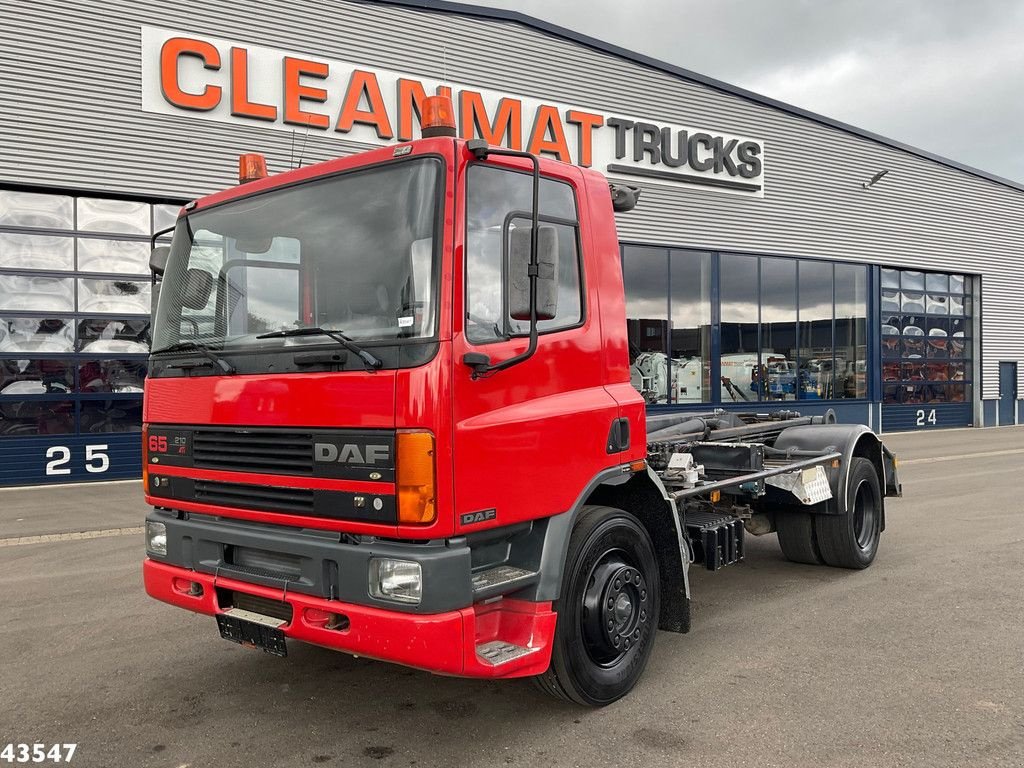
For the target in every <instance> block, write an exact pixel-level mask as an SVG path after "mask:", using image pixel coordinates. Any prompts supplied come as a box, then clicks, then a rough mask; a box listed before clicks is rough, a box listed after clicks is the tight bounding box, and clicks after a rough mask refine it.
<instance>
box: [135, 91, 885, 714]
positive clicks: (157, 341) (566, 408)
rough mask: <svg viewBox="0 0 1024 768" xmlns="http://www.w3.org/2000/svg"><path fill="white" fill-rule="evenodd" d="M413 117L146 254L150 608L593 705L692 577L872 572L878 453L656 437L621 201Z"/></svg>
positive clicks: (752, 435)
mask: <svg viewBox="0 0 1024 768" xmlns="http://www.w3.org/2000/svg"><path fill="white" fill-rule="evenodd" d="M422 113H423V117H424V124H423V136H424V138H421V139H418V140H415V141H412V142H407V143H403V144H399V145H397V146H393V147H385V148H382V149H377V150H372V151H368V152H365V153H362V154H360V155H354V156H350V157H345V158H339V159H336V160H330V161H327V162H325V163H321V164H319V165H315V166H309V167H306V168H301V169H297V170H294V171H290V172H287V173H282V174H279V175H277V176H267V174H266V171H265V164H264V163H263V162H262V160H261V159H260V158H258V157H255V158H254V157H252V156H243V158H242V160H241V164H240V171H241V173H240V177H241V179H242V180H243V181H244V182H245V183H244V184H242V185H241V186H239V187H237V188H235V189H231V190H225V191H222V192H219V193H217V194H215V195H211V196H209V197H206V198H203V199H200V200H197V201H194V202H192V203H190V204H188V205H187V206H185V207H184V208H183V209H182V211H181V214H180V215H179V219H178V222H177V225H176V227H175V229H174V236H173V241H172V244H171V246H170V247H169V248H167V247H159V248H157V247H155V248H154V250H153V257H152V259H151V266H152V268H153V272H154V281H156V280H157V278H158V277H159V278H160V283H159V285H155V286H154V287H155V288H159V289H160V290H159V300H158V303H157V304H156V312H155V322H154V344H153V352H152V355H151V360H150V369H149V370H150V373H149V377H148V378H147V381H146V395H145V401H144V426H143V483H144V488H145V494H146V501H147V502H148V503H149V504H150V505H152V507H153V510H152V511H151V513H150V514H149V515H148V516H147V518H146V554H147V557H146V560H145V562H144V565H143V573H144V579H145V584H146V590H147V592H148V593H149V594H150V595H152V596H153V597H155V598H157V599H159V600H163V601H165V602H167V603H171V604H173V605H177V606H179V607H182V608H185V609H188V610H191V611H195V612H198V613H203V614H207V615H210V616H213V617H216V623H217V626H218V628H219V630H220V634H221V635H222V637H224V638H226V639H228V640H231V641H233V642H236V643H240V644H242V645H247V646H253V647H256V648H259V649H262V650H263V651H265V652H267V653H269V654H273V655H278V656H285V655H287V647H288V646H287V641H288V639H289V638H290V639H292V640H298V641H303V642H309V643H314V644H318V645H322V646H325V647H328V648H334V649H336V650H339V651H342V652H346V653H350V654H354V655H360V656H367V657H370V658H375V659H380V660H384V661H391V662H395V663H399V664H405V665H409V666H413V667H417V668H420V669H425V670H429V671H432V672H436V673H441V674H449V675H463V676H470V677H486V678H510V677H532V678H533V679H534V681H535V682H536V684H537V685H538V687H540V688H541V689H542V690H543V691H545V692H547V693H549V694H552V695H554V696H558V697H561V698H564V699H567V700H569V701H573V702H576V703H579V704H584V705H588V706H602V705H605V704H609V703H611V702H613V701H615V700H617V699H619V698H621V697H622V696H624V695H626V694H627V693H628V692H629V691H630V690H631V689H632V688H633V687H634V685H635V684H636V683H637V681H638V679H639V678H640V675H641V673H642V672H643V669H644V667H645V665H646V662H647V660H648V658H649V656H650V653H651V648H652V645H653V642H654V638H655V635H656V634H657V630H658V629H662V630H666V631H673V632H687V631H689V629H690V585H689V579H688V569H689V566H690V564H691V563H701V564H703V565H704V567H705V568H707V569H708V570H711V571H716V570H718V569H720V568H723V567H725V566H728V565H732V564H735V563H739V562H741V561H742V560H743V557H744V536H746V535H747V534H751V535H764V534H768V533H772V532H775V533H777V535H778V539H779V543H780V545H781V547H782V551H783V553H784V554H785V556H786V557H787V558H788V559H789V560H792V561H794V562H799V563H808V564H815V565H828V566H834V567H842V568H853V569H860V568H866V567H867V566H868V565H870V564H871V562H872V561H873V560H874V557H875V553H876V551H877V548H878V544H879V537H880V534H881V532H882V530H883V529H884V526H885V508H884V500H885V497H887V496H898V495H900V492H901V489H900V484H899V480H898V478H897V473H896V460H895V457H894V456H893V455H892V454H891V453H890V452H889V451H888V449H887V448H885V447H884V446H883V445H882V443H881V442H880V441H879V439H878V437H877V436H876V435H875V434H874V433H873V432H871V431H870V430H869V429H867V428H866V427H864V426H860V425H840V424H836V423H835V415H834V413H832V412H831V411H829V412H827V413H826V414H825V415H823V416H813V417H805V416H801V415H800V414H799V413H797V412H794V411H788V410H778V411H774V412H753V411H752V412H745V413H735V412H727V411H725V410H713V411H709V412H706V413H669V414H651V415H648V414H647V413H646V408H645V403H644V399H643V397H641V395H640V394H639V393H638V392H637V391H636V390H635V389H634V388H633V387H632V386H631V384H630V363H629V348H630V342H629V338H628V333H627V326H626V318H625V293H624V287H623V281H622V271H621V265H620V262H619V258H618V253H619V249H618V239H617V234H616V231H615V216H614V214H615V213H623V212H626V211H629V210H630V209H631V208H633V207H634V206H635V205H636V203H637V197H638V195H639V190H638V189H636V188H633V187H630V186H628V185H623V184H618V183H611V184H609V182H608V180H607V179H605V178H604V177H603V176H602V175H601V174H599V173H597V172H595V171H592V170H589V169H582V168H577V167H575V166H570V165H567V164H565V163H561V162H557V161H554V160H551V159H548V158H538V157H535V156H531V155H529V154H527V153H524V152H520V151H518V150H511V149H508V148H503V147H489V146H487V145H486V144H485V143H483V142H481V141H478V140H471V141H468V142H467V141H463V140H461V139H458V138H456V137H455V130H454V116H453V113H452V109H451V105H450V103H447V102H446V101H445V100H443V99H440V97H428V98H427V99H425V100H424V103H423V105H422ZM158 234H162V233H158ZM154 245H155V242H154ZM157 293H158V291H157V290H154V296H156V295H157ZM751 406H753V404H752V403H751Z"/></svg>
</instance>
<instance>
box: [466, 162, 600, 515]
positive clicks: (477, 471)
mask: <svg viewBox="0 0 1024 768" xmlns="http://www.w3.org/2000/svg"><path fill="white" fill-rule="evenodd" d="M543 167H544V164H543V163H542V168H543ZM580 182H581V174H580V172H579V171H578V169H575V168H573V167H571V166H561V165H557V166H556V165H554V164H552V165H551V166H550V173H549V172H545V174H544V177H543V179H542V181H541V188H540V205H539V211H540V224H541V226H550V227H553V228H554V230H555V233H556V236H557V241H558V249H557V251H558V265H557V274H558V302H557V303H558V306H557V312H556V315H555V317H554V319H552V320H547V321H542V322H540V323H539V331H540V334H539V337H538V345H537V350H536V353H535V354H534V355H533V356H532V357H530V358H529V359H527V360H525V361H523V362H521V363H519V364H517V365H514V366H512V367H510V368H507V369H505V370H503V371H497V372H494V373H490V374H484V375H482V376H474V371H473V369H472V368H471V367H470V366H468V365H466V364H464V363H463V362H462V358H463V356H464V355H465V354H467V353H477V354H480V353H482V354H485V355H487V356H489V358H490V360H491V362H492V363H496V362H500V361H502V360H505V359H507V358H510V357H512V356H514V355H517V354H520V353H521V352H523V351H524V350H525V349H526V348H527V346H528V343H529V339H528V332H529V323H528V322H517V321H514V320H512V319H511V318H510V317H509V315H508V311H507V307H508V291H507V279H508V278H507V263H506V253H507V247H506V244H507V242H508V238H509V232H510V231H511V230H512V229H515V228H517V227H529V226H530V223H531V222H530V215H531V208H532V185H533V177H532V175H531V174H530V173H528V172H525V170H524V169H523V164H520V165H518V166H517V165H516V161H515V160H512V161H502V162H499V161H497V160H492V161H488V162H478V163H472V164H470V165H468V166H467V167H466V172H465V174H464V179H463V186H462V191H463V194H460V199H461V203H460V210H459V214H458V219H457V224H456V226H457V228H458V229H459V230H460V234H461V238H460V240H461V248H459V249H457V250H458V253H457V256H458V257H459V258H457V259H456V281H455V285H456V301H455V307H456V317H455V323H454V325H455V328H454V331H455V332H454V334H453V352H454V355H453V366H454V372H453V390H454V403H453V411H454V413H453V415H454V460H455V464H454V466H455V511H456V516H455V527H456V530H457V531H471V530H474V529H476V528H482V527H492V526H501V525H507V524H510V523H515V522H518V521H521V520H527V519H532V518H537V517H546V516H548V515H551V514H555V513H558V512H562V511H565V510H568V509H569V508H571V507H572V506H573V504H574V503H575V502H576V500H577V497H578V496H579V494H580V493H581V491H582V490H583V489H584V487H585V486H586V485H587V484H588V483H589V482H590V480H591V479H592V478H593V477H594V475H595V474H597V473H598V472H599V471H600V470H602V469H604V468H606V467H608V466H611V465H614V464H615V463H616V461H617V453H616V452H615V451H611V452H610V451H609V446H608V438H609V434H610V430H611V426H612V423H613V422H614V421H615V419H616V418H618V415H619V414H618V405H617V403H616V402H615V400H614V399H613V398H612V397H611V396H610V395H609V394H608V392H607V391H606V389H605V388H604V386H603V383H602V382H603V371H602V359H603V358H602V354H601V329H600V321H599V313H598V308H597V301H598V298H597V296H596V291H594V292H591V293H589V294H588V291H587V274H586V268H585V264H586V262H587V258H586V257H587V255H588V254H586V253H584V252H583V247H584V246H583V243H586V242H587V241H586V238H581V236H580V226H579V203H578V199H577V198H578V194H577V191H578V190H579V189H580Z"/></svg>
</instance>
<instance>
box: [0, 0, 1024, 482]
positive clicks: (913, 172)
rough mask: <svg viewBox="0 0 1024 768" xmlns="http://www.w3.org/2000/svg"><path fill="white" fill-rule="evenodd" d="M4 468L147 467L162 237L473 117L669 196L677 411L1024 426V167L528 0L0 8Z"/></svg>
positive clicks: (659, 275)
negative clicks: (891, 135)
mask: <svg viewBox="0 0 1024 768" xmlns="http://www.w3.org/2000/svg"><path fill="white" fill-rule="evenodd" d="M0 15H2V17H3V18H4V19H5V31H4V36H3V40H2V42H0V50H2V51H3V53H4V54H5V56H4V58H5V65H4V68H3V70H2V71H0V136H2V137H3V138H2V141H0V485H19V484H32V483H42V482H66V481H77V480H97V479H113V478H126V477H133V476H137V475H138V474H139V471H140V467H139V445H138V440H139V438H138V431H139V428H140V422H139V419H140V409H141V398H142V386H143V379H144V377H145V370H146V360H147V353H148V351H149V343H150V329H149V311H150V278H149V275H148V273H147V272H148V270H147V262H148V252H149V249H150V242H151V238H153V237H155V236H158V233H160V232H161V231H162V230H164V229H166V228H167V227H168V226H170V225H171V224H172V223H173V221H174V219H175V217H176V215H177V212H178V209H179V207H180V205H181V204H182V203H184V202H187V201H188V200H191V199H193V198H195V197H197V196H200V195H203V194H206V193H209V192H212V191H214V190H216V189H219V188H223V187H225V186H230V185H232V184H233V183H235V181H236V175H237V158H238V155H239V154H241V153H243V152H254V151H255V152H262V153H264V154H265V155H266V156H267V158H268V161H269V165H270V170H271V172H277V171H282V170H286V169H288V168H292V167H295V166H297V165H301V164H309V163H312V162H317V161H321V160H325V159H328V158H330V157H336V156H339V155H346V154H351V153H354V152H358V151H361V150H363V149H366V148H368V147H372V146H379V145H381V144H388V143H394V142H398V141H402V140H408V139H410V138H414V137H416V136H418V135H419V134H418V120H419V111H418V110H419V103H420V99H421V98H422V97H423V95H425V94H430V93H435V92H442V93H449V94H450V95H451V96H452V99H453V102H454V104H455V106H456V116H457V122H458V125H459V129H460V133H461V134H462V135H464V136H470V135H475V136H482V137H485V138H487V139H488V140H490V141H492V142H493V143H496V144H504V145H506V146H511V147H516V148H523V149H529V150H531V151H534V152H539V153H541V154H544V155H548V156H552V157H558V158H560V159H563V160H567V161H569V162H573V163H577V164H580V165H585V166H589V167H593V168H596V169H598V170H600V171H602V172H604V173H605V174H606V175H608V176H609V177H610V178H613V179H616V180H621V181H625V182H628V183H630V184H633V185H636V186H638V187H640V188H641V190H642V193H641V198H640V205H639V206H638V207H637V208H636V209H635V210H633V211H630V212H628V213H623V214H619V215H618V217H617V218H618V221H617V224H618V228H619V232H620V238H621V258H622V264H623V270H624V274H625V280H626V288H627V314H628V324H629V335H630V342H631V343H630V347H631V350H630V354H631V360H632V363H633V381H634V385H635V386H636V387H637V389H638V390H640V391H641V392H642V393H643V394H644V396H645V397H646V398H647V400H648V402H649V403H650V404H651V405H650V407H651V408H652V409H678V408H686V409H701V410H707V409H708V408H718V407H721V408H729V409H732V408H734V409H740V410H767V409H768V408H773V409H774V408H779V407H792V408H794V409H797V410H800V411H802V412H805V413H820V412H822V411H824V410H825V409H827V408H832V409H834V410H836V411H837V413H838V415H839V417H840V419H841V420H845V421H859V422H863V423H865V424H868V425H869V426H871V427H872V428H874V429H876V430H879V431H892V430H902V429H937V428H943V427H956V426H993V425H1005V424H1013V423H1017V422H1018V420H1020V419H1021V418H1022V411H1024V407H1022V406H1021V403H1020V400H1019V394H1020V393H1021V392H1022V384H1024V382H1022V381H1021V376H1022V375H1024V370H1022V368H1024V366H1021V365H1020V362H1021V361H1022V360H1024V338H1022V334H1021V321H1020V319H1019V318H1020V314H1019V307H1020V306H1021V304H1022V301H1024V281H1021V280H1020V278H1019V276H1018V273H1017V258H1018V254H1020V253H1021V250H1022V246H1024V235H1022V234H1021V232H1020V228H1019V225H1018V224H1017V222H1018V221H1020V220H1021V219H1022V217H1024V216H1022V215H1024V187H1022V186H1021V185H1019V184H1016V183H1013V182H1010V181H1007V180H1005V179H1001V178H999V177H997V176H993V175H991V174H988V173H984V172H981V171H978V170H975V169H971V168H967V167H964V166H962V165H960V164H958V163H956V162H955V161H952V160H947V159H943V158H939V157H935V156H933V155H931V154H929V153H927V152H924V151H922V150H918V149H915V148H912V147H907V146H904V145H901V144H899V143H897V142H894V141H891V140H888V139H885V138H882V137H879V136H875V135H872V134H870V133H867V132H865V131H861V130H858V129H855V128H853V127H851V126H847V125H843V124H841V123H838V122H836V121H833V120H830V119H828V118H826V117H823V116H820V115H815V114H812V113H809V112H806V111H804V110H801V109H799V108H796V107H792V106H789V105H785V104H780V103H777V102H774V101H772V100H771V99H767V98H765V97H762V96H759V95H756V94H752V93H748V92H745V91H743V90H741V89H738V88H735V87H732V86H729V85H727V84H724V83H721V82H717V81H714V80H711V79H708V78H705V77H702V76H700V75H697V74H694V73H691V72H687V71H685V70H682V69H679V68H677V67H674V66H671V65H668V64H665V63H662V62H657V61H653V60H651V59H648V58H646V57H644V56H640V55H637V54H635V53H631V52H628V51H624V50H621V49H618V48H616V47H614V46H610V45H606V44H603V43H600V42H598V41H595V40H592V39H589V38H585V37H582V36H580V35H576V34H574V33H572V32H570V31H567V30H564V29H558V28H554V27H551V26H550V25H547V24H544V23H541V22H538V21H536V20H533V19H529V18H526V17H523V16H520V15H518V14H515V13H510V12H504V11H492V10H488V9H483V8H476V7H471V6H463V5H456V4H450V3H445V2H440V1H437V0H398V1H396V2H382V3H370V2H352V1H348V0H328V2H323V3H317V4H309V3H303V2H298V0H295V1H294V2H276V3H272V4H271V3H265V2H255V1H253V0H212V1H211V2H206V3H202V4H201V5H200V6H196V5H191V6H175V5H168V4H163V3H156V2H149V1H148V0H140V1H139V2H131V3H127V2H120V1H117V0H114V1H112V2H108V3H102V4H96V3H86V2H84V1H82V0H64V1H63V2H59V3H58V2H49V0H40V2H34V3H31V4H25V3H14V2H12V1H11V0H0Z"/></svg>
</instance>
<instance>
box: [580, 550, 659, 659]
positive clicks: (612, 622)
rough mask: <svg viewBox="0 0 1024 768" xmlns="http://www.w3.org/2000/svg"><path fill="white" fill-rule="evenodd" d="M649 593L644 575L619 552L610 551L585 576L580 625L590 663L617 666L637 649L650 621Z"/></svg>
mask: <svg viewBox="0 0 1024 768" xmlns="http://www.w3.org/2000/svg"><path fill="white" fill-rule="evenodd" d="M650 599H651V597H650V590H649V588H648V584H647V578H646V576H645V574H644V572H643V571H642V570H641V569H640V568H638V567H637V566H636V565H635V564H633V563H632V562H631V561H630V558H629V557H628V555H627V554H626V553H625V552H623V551H622V550H621V549H609V550H607V551H606V552H604V553H603V554H602V555H601V557H599V558H598V559H597V561H596V562H595V563H594V566H593V568H591V569H590V573H589V574H587V581H586V589H585V590H584V592H583V607H582V608H583V609H582V611H581V613H580V623H581V629H582V634H583V645H584V647H585V648H586V651H587V655H588V656H589V657H590V659H591V661H593V662H594V663H595V664H598V665H599V666H602V667H611V666H614V665H615V664H617V663H619V662H620V661H621V660H622V659H623V658H624V657H625V656H627V655H629V654H630V653H631V652H632V651H633V650H634V649H636V648H637V647H638V645H639V641H640V639H641V638H642V637H643V636H644V635H645V634H646V633H647V625H648V623H649V622H650V619H651V615H650V614H651V607H650Z"/></svg>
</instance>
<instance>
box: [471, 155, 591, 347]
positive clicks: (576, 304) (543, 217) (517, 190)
mask: <svg viewBox="0 0 1024 768" xmlns="http://www.w3.org/2000/svg"><path fill="white" fill-rule="evenodd" d="M466 198H467V199H466V336H467V338H468V339H469V340H470V341H471V342H474V343H476V344H486V343H488V342H492V341H497V340H499V339H505V338H508V337H509V336H513V335H519V334H525V333H528V332H529V329H530V324H529V323H528V322H525V321H517V320H512V319H511V318H510V317H509V316H508V312H507V309H506V307H507V306H508V304H507V301H506V294H507V292H506V285H505V280H506V279H507V278H506V277H505V273H506V271H507V270H506V269H505V263H504V258H505V254H506V253H507V248H505V247H504V246H505V245H506V244H507V240H508V237H509V231H510V230H511V229H515V228H517V227H529V226H530V211H531V209H532V207H533V176H532V175H531V174H529V173H520V172H517V171H510V170H506V169H503V168H497V167H495V166H491V165H484V164H478V165H473V166H471V167H470V169H469V173H468V177H467V181H466ZM540 223H541V225H542V226H551V227H554V229H555V232H556V235H557V238H558V313H557V315H556V316H555V317H554V318H553V319H551V320H542V321H541V322H539V323H538V324H537V328H538V330H539V331H540V332H541V333H545V332H551V331H556V330H561V329H564V328H571V327H573V326H575V325H578V324H579V323H580V322H581V321H582V319H583V312H582V301H581V283H580V254H579V245H578V243H579V232H578V230H579V223H578V217H577V214H576V201H575V198H574V197H573V193H572V187H570V186H569V185H568V184H565V183H563V182H559V181H554V180H552V179H545V178H542V179H541V183H540Z"/></svg>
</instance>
